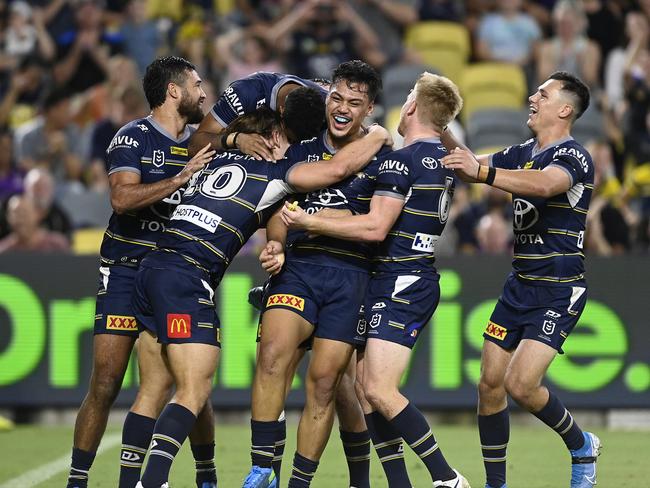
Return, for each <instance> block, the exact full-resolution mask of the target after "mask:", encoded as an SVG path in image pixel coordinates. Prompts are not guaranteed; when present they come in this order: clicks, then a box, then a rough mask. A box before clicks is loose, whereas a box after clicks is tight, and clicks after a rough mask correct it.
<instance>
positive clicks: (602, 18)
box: [578, 0, 643, 76]
mask: <svg viewBox="0 0 650 488" xmlns="http://www.w3.org/2000/svg"><path fill="white" fill-rule="evenodd" d="M578 3H580V4H581V5H582V8H583V9H584V11H585V14H586V15H587V23H588V27H587V37H589V39H592V40H593V41H595V42H596V44H598V46H599V47H600V53H601V55H602V58H603V59H606V58H607V56H608V55H609V52H610V51H611V50H612V49H613V48H615V47H616V46H618V45H619V43H620V42H621V38H622V37H623V30H624V28H623V8H624V7H623V6H622V5H621V4H622V3H624V2H611V1H607V0H582V1H581V2H578ZM639 4H641V5H642V4H643V1H642V2H639ZM601 75H602V74H601V73H599V76H601Z"/></svg>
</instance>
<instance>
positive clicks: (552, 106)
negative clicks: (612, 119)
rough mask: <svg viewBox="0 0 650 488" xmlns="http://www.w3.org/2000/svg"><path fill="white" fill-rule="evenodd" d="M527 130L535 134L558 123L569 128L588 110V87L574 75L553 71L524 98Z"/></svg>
mask: <svg viewBox="0 0 650 488" xmlns="http://www.w3.org/2000/svg"><path fill="white" fill-rule="evenodd" d="M528 101H529V102H530V115H529V116H528V122H527V123H528V127H530V129H531V130H532V131H533V132H535V133H536V134H537V133H538V132H539V131H540V130H544V129H546V128H548V127H552V126H553V125H555V124H556V123H557V122H558V121H562V122H564V123H566V124H567V125H568V126H569V127H570V126H571V125H572V124H573V123H574V122H575V121H576V120H577V119H578V118H580V116H581V115H582V114H583V113H584V111H585V110H587V107H589V88H587V85H585V84H584V83H583V82H582V81H581V80H580V78H578V77H577V76H575V75H573V74H571V73H567V72H566V71H556V72H555V73H553V74H552V75H551V76H549V78H548V80H546V81H545V82H544V83H542V84H541V85H540V86H539V88H537V91H536V92H535V93H533V94H532V95H531V96H530V97H528Z"/></svg>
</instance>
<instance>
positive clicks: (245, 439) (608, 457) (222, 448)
mask: <svg viewBox="0 0 650 488" xmlns="http://www.w3.org/2000/svg"><path fill="white" fill-rule="evenodd" d="M432 428H433V430H434V433H435V435H436V437H437V438H438V441H439V443H440V445H441V447H442V449H443V452H444V454H445V457H446V458H447V460H448V461H449V462H450V464H452V465H453V466H454V467H456V468H457V469H459V470H460V471H461V472H462V473H463V474H464V475H465V476H466V477H467V478H468V480H469V481H470V483H471V485H472V486H473V487H474V488H477V487H478V488H483V486H484V477H483V466H482V462H481V454H480V450H479V447H478V433H477V431H476V429H475V428H474V427H472V426H465V425H462V426H437V425H433V426H432ZM595 431H596V433H597V434H598V435H599V436H600V438H601V439H602V441H603V444H604V447H603V451H602V454H601V456H600V459H599V462H598V487H599V488H619V487H625V488H647V487H650V457H649V454H650V433H649V432H622V431H608V430H604V429H596V430H595ZM115 432H117V431H116V430H115V427H113V428H110V429H109V431H108V433H115ZM108 433H107V434H108ZM249 439H250V435H249V429H248V426H247V425H218V426H217V450H216V462H217V471H218V477H219V487H220V488H238V487H240V486H241V481H242V479H243V478H244V476H245V475H246V473H247V472H248V469H249V463H250V461H249V454H248V449H249ZM71 442H72V428H70V427H36V426H28V427H22V426H21V427H18V428H16V429H14V430H13V431H9V432H2V433H0V459H2V463H1V465H0V486H1V485H3V484H5V483H6V482H7V481H8V480H11V479H12V478H15V477H16V476H18V475H20V474H22V473H25V472H27V471H30V470H33V469H35V468H37V467H39V466H41V465H43V464H46V463H48V462H50V461H52V460H55V459H57V458H59V457H61V456H66V455H68V453H69V451H70V444H71ZM294 450H295V426H293V428H292V426H289V429H288V437H287V448H286V451H285V457H284V460H285V462H284V465H283V473H282V474H283V478H282V485H283V486H286V482H287V480H288V475H289V472H290V469H291V460H292V458H293V453H294ZM405 450H406V451H408V452H407V454H406V456H407V466H408V470H409V474H410V476H411V481H412V482H413V484H414V486H415V487H417V488H420V487H427V486H431V480H430V478H429V476H428V473H427V472H426V470H425V469H424V466H423V465H422V463H421V462H420V461H419V459H417V458H416V457H415V456H414V455H413V454H412V452H410V450H409V449H408V448H406V449H405ZM118 457H119V446H116V447H114V448H112V449H109V450H107V451H105V452H104V453H103V454H101V455H100V456H98V458H97V459H96V461H95V464H94V466H93V468H92V470H91V472H90V486H91V487H106V488H108V487H111V488H114V487H116V486H117V478H118ZM569 463H570V461H569V456H568V453H567V452H566V450H565V449H564V446H563V444H562V442H561V440H560V439H559V438H558V437H557V435H555V434H554V433H553V432H551V431H549V430H548V429H545V428H543V427H535V428H533V427H520V426H515V427H514V428H513V429H512V432H511V439H510V444H509V446H508V485H509V486H510V487H511V488H567V487H568V486H569V481H568V480H569V477H570V474H569V473H570V464H569ZM371 472H372V474H371V476H372V478H371V483H372V486H373V487H375V488H379V487H382V488H383V487H385V486H386V481H385V478H384V477H383V473H382V471H381V467H380V465H379V462H378V460H377V457H376V456H375V455H374V453H373V457H372V461H371ZM66 474H67V471H62V472H59V473H58V474H57V475H55V476H53V477H52V478H50V479H49V480H47V481H44V482H42V483H40V484H37V485H34V486H38V487H48V488H50V487H61V488H63V487H64V486H65V481H66ZM347 480H348V478H347V468H346V464H345V459H344V457H343V451H342V449H341V443H340V441H339V439H338V433H337V432H336V426H335V430H334V433H333V435H332V438H331V439H330V442H329V445H328V447H327V449H326V451H325V454H324V455H323V458H322V460H321V463H320V466H319V469H318V472H317V473H316V477H315V479H314V482H313V483H312V486H313V487H314V488H339V487H340V488H346V487H347V486H348V485H347ZM193 481H194V464H193V462H192V457H191V453H190V450H189V447H188V446H187V442H186V443H185V445H184V446H183V449H182V451H181V453H180V454H179V456H178V457H177V459H176V462H175V463H174V467H173V469H172V473H171V479H170V484H171V487H172V488H186V487H187V488H193V487H194V486H195V485H194V483H193ZM16 488H23V487H16Z"/></svg>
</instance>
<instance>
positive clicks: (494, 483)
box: [478, 340, 513, 488]
mask: <svg viewBox="0 0 650 488" xmlns="http://www.w3.org/2000/svg"><path fill="white" fill-rule="evenodd" d="M512 355H513V352H512V351H507V350H505V349H503V348H502V347H500V346H498V345H497V344H495V343H493V342H492V341H488V340H486V341H483V352H482V355H481V377H480V380H479V384H478V430H479V436H480V440H481V450H482V452H483V466H484V468H485V475H486V483H487V486H488V487H490V488H502V487H503V486H505V483H506V449H507V445H508V441H509V440H510V417H509V412H508V396H507V392H506V384H505V380H506V371H507V370H508V367H509V365H510V361H511V360H512Z"/></svg>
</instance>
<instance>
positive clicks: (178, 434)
mask: <svg viewBox="0 0 650 488" xmlns="http://www.w3.org/2000/svg"><path fill="white" fill-rule="evenodd" d="M151 337H153V336H151ZM165 349H166V353H167V360H168V365H169V369H170V370H171V373H172V376H173V378H174V383H175V384H176V392H175V393H174V396H173V397H172V399H171V402H170V403H168V404H167V406H166V407H165V408H164V409H163V411H162V413H161V414H160V416H159V417H158V420H157V422H156V426H155V428H154V433H153V436H152V442H151V448H150V451H149V460H148V461H147V466H146V468H145V471H144V474H143V475H142V480H141V482H142V486H143V487H144V488H150V487H159V486H161V485H162V484H163V483H165V482H167V479H168V477H169V470H170V468H171V465H172V462H173V460H174V457H175V456H176V454H177V453H178V450H179V449H180V447H181V445H182V444H183V442H184V441H185V439H186V437H187V436H188V435H189V433H190V431H191V430H192V428H193V426H194V424H195V422H196V418H197V415H198V414H199V412H200V411H201V410H202V409H203V408H204V406H205V403H206V402H207V400H208V397H209V395H210V391H211V389H212V380H213V378H214V373H215V370H216V368H217V363H218V360H219V353H220V349H219V348H218V347H216V346H212V345H208V344H200V343H184V344H167V345H166V346H165Z"/></svg>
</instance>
